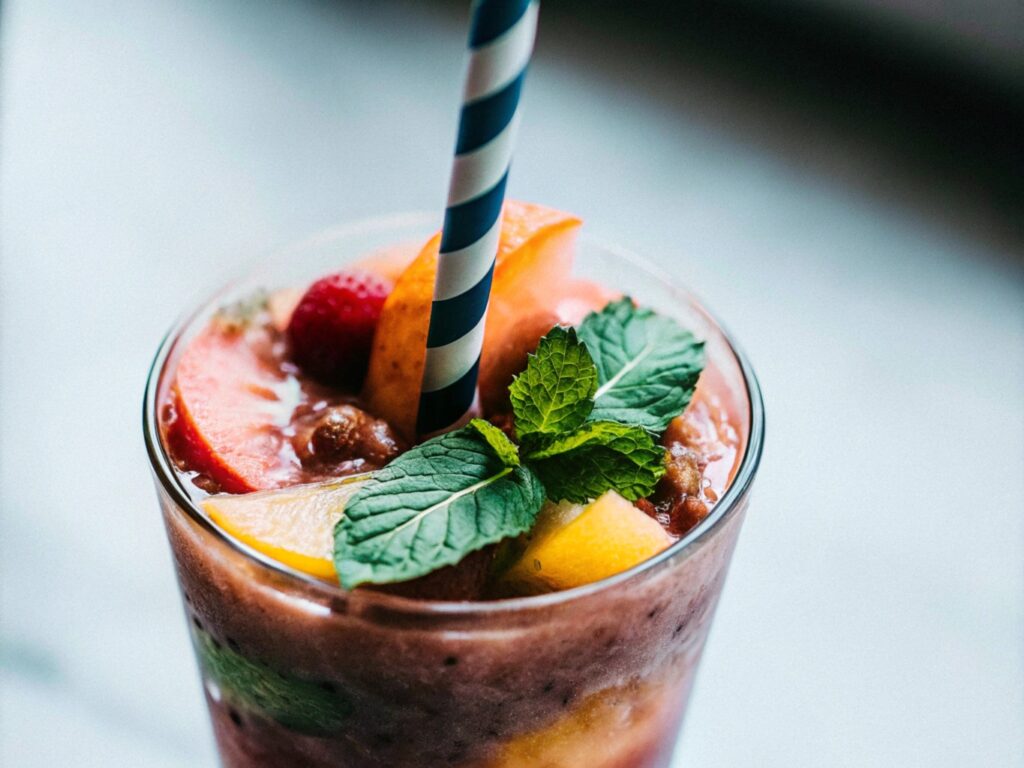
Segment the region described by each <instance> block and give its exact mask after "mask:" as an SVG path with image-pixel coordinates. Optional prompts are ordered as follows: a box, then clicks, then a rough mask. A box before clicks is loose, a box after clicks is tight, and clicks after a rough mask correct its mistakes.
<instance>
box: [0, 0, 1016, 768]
mask: <svg viewBox="0 0 1024 768" xmlns="http://www.w3.org/2000/svg"><path fill="white" fill-rule="evenodd" d="M372 7H373V9H372V10H371V4H368V3H364V4H359V3H349V4H341V5H337V6H327V5H321V4H317V3H304V2H294V3H286V2H278V3H270V2H252V0H249V1H248V2H243V1H242V0H222V1H221V2H207V1H205V0H202V1H201V0H150V1H149V2H146V3H139V2H132V1H131V0H93V1H92V2H63V3H61V2H59V0H35V1H29V0H12V1H11V2H8V3H4V8H3V19H2V21H3V30H2V42H3V49H2V69H0V71H2V88H3V90H2V94H0V95H2V102H0V105H2V118H0V139H2V154H0V200H2V203H0V205H2V216H0V222H2V223H0V236H2V242H0V245H2V272H0V285H2V288H0V290H2V293H0V350H2V351H0V512H2V521H0V569H2V579H0V685H2V688H0V764H2V765H3V766H5V767H7V766H10V767H11V768H15V767H17V768H34V767H35V766H53V765H73V766H114V765H117V766H120V765H133V766H197V765H213V764H214V751H213V748H212V744H211V738H210V731H209V728H208V726H207V723H206V716H205V712H204V710H203V705H202V701H201V697H200V691H199V686H198V682H197V676H196V673H195V670H194V666H193V660H192V657H191V652H190V649H189V645H188V642H187V636H186V631H185V625H184V621H183V619H182V615H181V612H180V609H179V605H178V597H177V593H176V588H175V585H174V581H173V577H172V572H171V565H170V558H169V556H168V551H167V547H166V544H165V542H164V537H163V530H162V528H161V524H160V520H159V516H158V514H157V508H156V504H155V501H154V497H153V492H152V488H151V485H150V479H149V475H148V470H147V466H146V461H145V458H144V454H143V446H142V440H141V431H140V425H139V410H140V398H141V394H142V386H143V381H144V377H145V374H146V369H147V365H148V363H149V359H150V356H151V354H152V353H153V351H154V349H155V346H156V344H157V341H158V340H159V338H160V336H161V334H162V332H163V331H164V329H165V328H166V327H167V326H168V324H169V323H170V322H171V320H172V319H173V318H174V316H175V315H176V314H177V312H178V311H179V310H180V309H181V308H183V307H184V306H186V305H188V304H190V303H191V302H192V301H193V300H194V299H195V298H196V296H197V293H198V292H200V291H205V290H206V289H207V288H208V287H209V286H210V285H211V284H212V283H213V282H214V281H216V280H217V279H219V278H220V277H222V276H224V275H226V274H228V273H230V272H231V271H232V270H233V269H235V268H237V267H238V266H239V265H240V264H242V263H244V261H245V260H247V259H250V258H252V257H254V256H256V255H258V254H260V253H264V252H267V251H268V250H270V249H272V248H273V247H274V246H277V245H280V244H283V243H286V242H288V241H290V240H294V239H297V238H299V237H302V236H304V235H306V234H309V233H312V232H314V231H317V230H319V229H322V228H325V227H327V226H329V225H331V224H334V223H337V222H339V221H341V220H348V219H353V218H358V217H362V216H366V215H369V214H376V213H380V212H384V211H396V210H409V209H437V210H440V208H441V205H442V202H443V194H444V188H445V177H446V174H447V166H448V161H449V150H450V147H451V145H452V139H453V136H454V128H455V113H454V105H455V104H456V103H457V99H458V81H459V75H460V68H461V55H462V53H461V51H462V40H463V29H462V27H461V20H460V19H453V18H448V17H447V16H444V15H438V16H435V15H432V14H431V13H430V12H429V11H428V10H426V9H425V8H424V7H423V6H422V5H421V6H419V7H418V8H417V7H416V6H415V5H413V4H409V5H407V6H396V5H393V4H384V5H383V6H377V5H374V6H372ZM559 29H561V30H562V31H564V27H563V28H559ZM555 32H557V33H558V34H556V33H550V34H549V35H548V36H546V37H544V38H543V40H542V45H541V48H540V51H539V53H538V56H537V59H536V62H535V65H534V68H533V71H532V74H531V77H530V82H529V85H528V89H527V95H526V102H525V105H524V106H525V112H526V114H525V122H524V125H523V129H522V133H521V137H520V138H521V141H520V151H519V152H518V155H517V157H516V161H515V165H514V170H513V176H512V181H511V190H512V193H513V194H515V195H517V196H520V197H524V198H528V199H536V200H539V201H544V202H547V203H549V204H552V205H555V206H559V207H563V208H567V209H571V210H573V211H576V212H578V213H580V214H582V215H583V216H584V217H585V218H586V219H587V220H588V222H589V224H588V226H589V227H590V228H591V230H592V231H593V232H594V233H596V234H597V235H599V236H602V237H606V238H612V239H615V240H617V241H620V242H623V243H625V244H627V245H629V246H632V247H634V248H635V249H637V250H639V251H641V252H643V253H645V254H647V255H649V256H651V257H652V258H654V259H657V260H658V261H660V262H661V263H663V264H665V265H671V266H672V267H673V269H674V270H675V271H676V272H677V273H678V274H679V275H680V277H681V278H682V279H683V280H685V281H686V282H688V283H690V284H692V285H695V286H697V288H698V292H699V293H700V294H701V295H703V296H704V297H705V298H706V300H707V301H708V302H709V304H710V305H711V306H712V307H714V308H715V309H716V310H717V311H718V312H719V313H720V314H721V315H722V316H724V317H726V318H727V319H728V324H729V325H730V327H731V328H732V330H733V331H734V332H735V333H736V335H737V336H738V337H739V338H740V339H741V340H742V342H743V343H744V345H745V346H746V348H747V349H748V351H749V352H750V354H751V356H752V358H753V360H754V363H755V365H756V367H757V369H758V371H759V373H760V375H761V379H762V383H763V386H764V390H765V396H766V400H767V407H768V432H769V438H768V446H767V451H766V454H765V460H764V463H763V465H762V469H761V473H760V477H759V479H758V481H757V484H756V494H755V499H754V505H753V507H752V511H751V514H750V516H749V519H748V522H747V525H746V529H745V531H744V534H743V538H742V541H741V543H740V546H739V549H738V551H737V554H736V562H735V564H734V567H733V570H732V573H731V575H730V578H729V583H728V586H727V589H726V594H725V596H724V598H723V601H722V603H721V608H720V611H719V614H718V618H717V620H716V626H715V628H714V631H713V633H712V637H711V642H710V646H709V648H708V651H707V654H706V657H705V660H704V664H703V667H702V669H701V673H700V678H699V681H698V686H697V689H696V692H695V695H694V698H693V702H692V706H691V710H690V713H689V717H688V722H687V726H686V731H685V735H684V737H683V740H682V746H681V753H680V754H681V757H680V760H679V761H678V762H679V764H680V765H682V764H685V765H687V766H704V767H706V768H711V767H713V766H722V767H727V766H728V767H732V766H754V765H757V766H761V765H767V766H787V767H790V768H793V767H796V766H824V765H828V766H858V767H860V766H896V765H899V766H950V767H951V768H952V767H954V766H956V767H959V766H964V765H984V766H1021V765H1024V757H1022V756H1024V656H1022V643H1024V566H1022V563H1024V437H1022V435H1024V310H1022V307H1024V301H1022V300H1024V276H1022V270H1021V266H1020V265H1021V258H1020V253H1019V252H1018V253H1016V254H1014V253H1012V252H1000V249H999V248H997V247H995V246H991V245H988V246H986V245H982V244H979V241H975V240H971V239H968V238H967V237H966V236H958V235H956V234H955V233H953V232H952V231H950V230H947V229H944V228H943V227H942V225H941V223H938V222H934V221H925V220H923V219H920V218H917V217H915V215H913V214H911V213H910V212H908V209H903V208H901V207H899V206H893V205H890V204H886V203H883V202H882V201H881V200H880V199H877V198H874V197H871V196H870V195H868V194H867V193H866V192H864V191H863V190H864V189H866V188H871V187H875V188H877V187H879V186H882V187H884V186H885V184H884V179H885V174H886V173H887V169H886V168H885V167H882V166H876V167H873V166H871V164H870V162H868V163H867V164H866V165H865V164H863V160H864V159H863V158H859V159H857V163H861V165H856V164H854V170H853V172H852V173H853V175H856V174H857V173H862V174H867V175H871V174H875V176H876V178H875V180H874V182H873V183H872V184H868V185H865V186H864V187H859V186H857V185H856V184H854V185H852V186H851V185H849V184H847V183H843V184H840V183H838V182H837V181H835V180H834V177H833V176H830V174H828V173H827V172H822V170H821V164H820V163H813V164H812V163H805V162H804V161H803V158H801V157H800V155H799V153H796V154H794V153H793V152H790V153H789V154H787V155H786V156H784V157H783V156H778V155H775V154H772V153H771V152H768V151H767V150H766V149H764V148H759V146H758V145H756V144H755V143H753V142H752V143H744V141H743V140H741V139H740V138H735V137H737V136H742V135H743V131H742V130H740V131H728V130H723V126H722V124H721V112H720V111H719V112H718V113H717V114H718V117H717V118H716V119H711V118H709V117H708V116H707V114H706V111H705V109H704V107H706V106H707V103H708V101H709V100H713V94H712V95H711V96H709V95H708V93H705V92H703V91H700V90H693V91H688V90H686V88H689V87H690V85H692V83H689V82H687V81H685V80H683V81H680V80H678V79H673V77H671V76H670V75H667V74H665V73H662V72H660V71H659V70H658V69H655V68H653V66H652V64H651V63H650V62H647V61H644V60H637V59H629V60H628V61H626V60H625V59H622V60H621V61H620V60H617V59H616V58H615V57H616V55H618V54H616V51H615V49H614V48H609V49H606V50H605V49H602V50H601V51H600V52H599V53H600V58H601V61H600V66H597V65H596V61H595V60H594V59H591V60H588V59H587V58H586V56H587V55H590V56H594V54H595V52H594V51H593V50H591V53H590V54H585V53H579V51H577V52H576V53H573V54H570V53H568V52H567V46H563V45H562V41H561V40H560V38H559V34H561V32H559V30H558V29H556V30H555ZM583 48H586V46H583ZM620 63H621V64H622V66H621V68H619V66H618V65H619V64H620ZM592 65H593V66H592ZM619 69H621V77H608V76H607V74H608V73H609V72H613V73H614V72H616V71H619ZM712 111H713V110H712ZM736 119H737V120H739V121H742V120H743V119H745V117H744V115H743V114H742V111H741V112H740V113H738V116H737V117H736ZM746 119H757V116H756V115H754V116H752V117H751V116H749V115H748V116H747V118H746ZM806 131H807V133H806V135H802V136H799V135H798V136H796V137H795V141H794V142H790V143H795V144H796V145H797V146H800V145H801V144H805V145H806V147H807V152H808V153H809V154H814V155H816V156H820V155H821V154H822V153H825V154H826V155H827V153H828V152H830V151H833V150H832V147H831V145H830V144H829V143H828V138H827V137H821V136H818V135H816V134H815V133H814V130H813V126H812V127H808V128H807V129H806ZM835 151H836V152H839V151H840V150H835ZM848 160H849V158H847V157H846V156H844V155H837V157H836V160H835V164H836V166H837V167H842V168H843V173H841V174H838V175H839V176H842V177H843V178H844V179H845V181H846V182H848V181H849V177H850V175H851V170H850V167H847V166H848V165H849V163H847V161H848ZM850 162H852V161H850ZM858 169H859V170H858ZM879 179H881V180H882V181H881V182H879V181H878V180H879ZM858 190H860V191H858ZM1004 250H1006V251H1010V250H1012V249H1010V248H1009V247H1007V248H1006V249H1004Z"/></svg>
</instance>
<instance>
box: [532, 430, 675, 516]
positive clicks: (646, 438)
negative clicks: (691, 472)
mask: <svg viewBox="0 0 1024 768" xmlns="http://www.w3.org/2000/svg"><path fill="white" fill-rule="evenodd" d="M528 443H529V444H528V446H524V447H525V448H526V450H527V453H526V459H527V460H528V461H529V462H530V466H531V467H532V468H533V470H534V471H535V472H536V473H537V475H538V476H539V477H540V479H541V482H542V483H544V487H545V489H547V493H548V498H550V499H551V500H552V501H562V500H563V499H564V500H566V501H575V502H585V501H589V500H590V499H596V498H597V497H598V496H600V495H601V494H602V493H604V492H605V491H608V490H615V491H618V492H619V493H620V494H621V495H622V496H624V497H625V498H627V499H629V500H630V501H636V500H637V499H641V498H644V497H646V496H650V495H651V494H652V493H653V492H654V486H655V485H657V483H658V480H659V479H660V478H661V476H662V475H664V474H665V466H664V457H665V449H664V448H662V447H661V446H659V445H657V444H656V443H655V442H654V437H653V436H652V435H651V433H650V432H648V431H647V430H645V429H644V428H643V427H639V426H634V425H629V424H619V423H618V422H614V421H591V422H588V423H586V424H584V425H583V426H582V427H581V428H580V429H579V430H578V431H576V432H574V433H572V434H569V435H557V436H554V437H540V438H534V439H531V440H529V441H528Z"/></svg>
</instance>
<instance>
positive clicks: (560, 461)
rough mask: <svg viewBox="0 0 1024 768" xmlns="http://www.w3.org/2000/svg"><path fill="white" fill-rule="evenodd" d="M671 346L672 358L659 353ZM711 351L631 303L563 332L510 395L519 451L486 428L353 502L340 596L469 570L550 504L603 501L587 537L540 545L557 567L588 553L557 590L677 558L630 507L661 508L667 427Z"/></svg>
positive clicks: (414, 459) (424, 450)
mask: <svg viewBox="0 0 1024 768" xmlns="http://www.w3.org/2000/svg"><path fill="white" fill-rule="evenodd" d="M583 328H587V329H588V337H589V338H591V339H593V343H594V344H595V345H597V346H598V347H599V351H598V359H599V360H600V361H601V364H600V365H598V364H597V363H596V362H595V359H594V358H593V357H592V354H591V351H590V350H589V348H588V345H587V344H586V343H584V341H583V339H582V330H583ZM659 343H664V344H666V345H668V346H669V348H670V349H671V350H672V351H673V352H674V355H673V356H672V357H666V356H665V355H663V354H661V353H660V352H659V351H658V350H656V349H652V347H653V346H654V345H657V344H659ZM702 351H703V348H702V345H701V344H700V343H699V342H697V341H696V340H694V339H693V337H692V336H691V335H690V334H688V333H687V332H686V331H683V330H682V329H681V328H679V327H678V326H677V325H676V324H675V322H674V321H672V320H670V319H668V318H663V317H659V316H657V315H655V314H654V313H653V312H651V311H650V310H645V309H638V308H636V307H635V306H633V304H632V302H631V301H630V300H628V299H624V300H622V301H619V302H613V303H612V304H610V305H609V306H608V307H606V308H605V310H603V311H602V312H601V313H597V314H593V315H590V316H588V317H587V318H586V319H585V320H584V322H583V327H582V328H581V333H580V335H577V333H576V331H575V330H573V329H566V328H561V327H557V326H556V327H555V328H553V329H552V330H551V331H550V332H549V333H548V334H547V335H546V336H545V337H544V338H543V339H542V340H541V342H540V344H539V345H538V347H537V351H536V352H535V353H533V354H531V355H530V356H529V359H528V362H527V366H526V370H524V371H523V372H522V373H521V374H520V375H519V376H517V377H516V378H515V380H514V381H513V383H512V385H511V387H510V390H509V391H510V400H511V403H512V410H513V415H514V434H515V438H516V440H517V441H518V443H516V442H513V440H512V439H510V437H509V434H508V433H507V432H506V431H503V430H502V429H499V428H498V427H497V426H495V425H493V424H490V423H488V422H484V421H482V420H480V419H474V420H472V421H471V422H470V424H469V425H468V426H466V427H464V428H462V429H460V430H457V431H455V432H450V433H448V434H445V435H441V436H439V437H435V438H432V439H430V440H427V441H426V442H424V443H422V444H420V445H419V446H417V447H416V448H414V449H413V450H411V451H409V452H407V453H405V454H403V455H402V456H400V457H399V458H397V459H396V460H395V461H394V462H392V463H391V464H390V465H388V466H387V467H385V468H384V469H383V470H381V471H379V472H377V473H375V474H374V475H373V477H372V479H371V480H370V482H369V483H367V485H366V486H365V487H364V488H363V489H362V490H360V491H359V492H358V493H356V494H355V496H353V497H352V499H351V501H350V502H349V504H348V508H347V510H346V514H345V516H344V517H343V518H342V519H341V520H340V521H339V523H338V525H337V528H336V530H335V548H334V561H335V566H336V568H337V572H338V577H339V580H340V582H341V584H342V586H344V587H346V588H348V589H351V588H352V587H355V586H358V585H360V584H365V583H391V582H399V581H405V580H408V579H414V578H418V577H421V576H423V575H425V574H427V573H430V572H431V571H433V570H436V569H437V568H440V567H443V566H447V565H452V564H454V563H457V562H459V561H460V560H461V559H462V558H463V557H465V556H466V555H467V554H469V553H470V552H473V551H476V550H478V549H480V548H482V547H484V546H487V545H489V544H493V543H496V542H498V541H501V540H503V539H507V538H510V537H513V536H516V535H518V534H520V533H523V532H525V531H527V530H529V529H530V528H531V527H532V526H533V523H534V520H535V519H536V517H537V515H538V513H539V512H540V509H541V506H542V505H543V503H544V500H545V498H547V499H550V500H552V501H560V500H567V501H572V502H579V503H586V502H589V501H590V500H591V499H595V498H598V499H599V500H598V502H595V504H591V505H589V506H587V507H586V508H585V509H584V508H581V509H583V512H581V513H580V517H582V518H584V524H582V525H581V526H579V527H576V524H575V518H574V519H573V520H562V519H561V518H558V519H557V520H556V521H555V522H552V523H551V524H550V526H548V527H546V528H545V530H550V536H551V537H553V538H551V542H550V543H545V542H546V541H547V539H548V538H549V536H547V535H544V536H542V535H541V533H542V532H543V531H540V532H535V534H534V541H535V542H536V546H544V547H547V546H553V547H554V550H553V551H554V552H555V553H556V554H558V555H559V556H562V555H564V556H565V557H566V558H569V554H570V553H571V551H572V547H573V546H581V547H586V548H587V551H584V552H580V553H577V555H574V556H573V558H571V559H568V560H567V562H566V564H565V568H566V569H568V570H567V571H565V572H564V573H563V572H561V571H555V576H553V577H551V579H549V581H550V583H551V585H553V586H552V588H564V585H565V584H569V582H578V583H585V581H592V580H594V579H595V578H604V577H605V576H607V575H611V574H612V573H618V572H619V571H620V570H623V569H624V568H628V567H630V566H632V565H635V564H636V563H637V562H639V561H640V560H642V559H644V558H646V557H649V556H650V555H651V554H653V553H654V552H657V551H660V549H663V548H664V547H666V546H668V544H669V543H671V541H672V539H671V537H670V536H669V535H668V534H667V533H665V531H664V530H663V529H662V528H661V526H660V525H659V524H658V523H657V522H656V521H655V520H653V519H652V518H650V517H648V516H647V515H646V514H644V512H642V511H640V510H638V509H636V508H635V507H633V506H632V505H631V504H630V503H629V501H636V500H639V499H642V498H645V497H647V496H649V495H650V494H651V493H652V492H653V491H654V489H655V487H656V486H657V483H658V480H659V479H660V478H661V477H662V476H663V475H664V474H665V466H664V458H665V451H664V449H663V448H662V447H660V446H659V445H658V444H657V443H656V436H657V435H658V434H659V433H660V432H661V431H662V430H663V429H664V424H667V423H668V421H669V420H670V419H671V418H672V417H673V416H675V415H676V414H675V413H673V414H670V415H668V418H665V417H666V413H667V409H668V408H670V407H672V408H678V409H679V411H682V409H683V408H685V406H686V403H687V402H688V401H689V398H690V396H691V394H692V390H693V383H694V380H695V378H696V376H698V375H699V372H700V365H701V362H702V360H703V355H702ZM633 371H640V372H642V373H643V375H644V379H642V380H640V381H637V380H636V379H635V376H634V374H633ZM621 382H627V383H628V384H629V387H626V386H624V385H622V384H621ZM602 398H606V399H602ZM677 413H678V412H677ZM605 414H607V415H610V416H611V417H613V418H608V416H606V415H605ZM662 421H664V424H662ZM619 502H621V504H620V503H619ZM584 513H585V514H584ZM556 523H557V524H556ZM569 523H573V527H571V530H570V525H569ZM652 526H653V527H652ZM630 528H631V529H634V530H633V532H632V533H623V532H622V531H620V529H630ZM566 531H568V533H567V532H566ZM655 532H656V534H655ZM620 534H621V536H620ZM605 535H607V538H606V539H602V537H603V536H605ZM619 538H622V542H621V545H622V549H621V552H619V551H618V549H619V547H620V541H619ZM562 542H569V544H568V545H567V544H563V543H562ZM531 546H533V545H531ZM613 551H614V552H616V553H617V554H615V555H614V556H611V557H610V556H609V554H608V553H609V552H613ZM542 553H543V554H544V555H545V557H549V555H550V551H549V550H547V549H545V550H542ZM635 558H639V559H635ZM602 563H604V565H602ZM602 569H604V570H602ZM608 569H611V570H608ZM545 578H547V577H546V576H545ZM579 579H584V580H585V581H583V582H579ZM559 585H562V586H559ZM569 585H570V586H572V585H574V584H569Z"/></svg>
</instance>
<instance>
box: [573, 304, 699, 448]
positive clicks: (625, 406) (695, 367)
mask: <svg viewBox="0 0 1024 768" xmlns="http://www.w3.org/2000/svg"><path fill="white" fill-rule="evenodd" d="M579 337H580V340H581V341H583V342H584V343H585V344H586V345H587V349H588V350H589V351H590V355H591V357H592V358H593V360H594V364H595V365H596V366H597V374H598V381H599V382H600V386H598V388H597V392H596V393H595V395H594V400H595V405H594V410H593V412H592V413H591V418H592V419H594V420H608V421H618V422H622V423H624V424H636V425H638V426H641V427H643V428H644V429H647V430H649V431H651V432H654V433H661V432H663V431H664V430H665V427H667V426H668V424H669V422H670V421H672V419H674V418H675V417H676V416H678V415H679V414H681V413H682V412H683V411H684V410H686V406H687V405H688V404H689V402H690V398H691V397H693V389H694V387H695V386H696V385H697V379H698V378H699V377H700V372H701V370H702V369H703V367H704V342H703V341H698V340H697V339H696V338H694V336H693V334H692V333H690V332H689V331H687V330H684V329H683V328H681V327H680V326H679V324H678V323H676V322H675V321H674V320H672V319H671V318H669V317H664V316H662V315H657V314H655V313H654V312H653V311H652V310H650V309H642V308H638V307H636V306H634V305H633V302H632V300H631V299H629V298H628V297H627V298H623V299H620V300H619V301H614V302H611V303H610V304H608V305H607V306H606V307H605V308H604V309H602V310H601V311H600V312H596V313H591V314H590V315H587V317H586V318H585V319H584V320H583V323H582V324H581V325H580V333H579Z"/></svg>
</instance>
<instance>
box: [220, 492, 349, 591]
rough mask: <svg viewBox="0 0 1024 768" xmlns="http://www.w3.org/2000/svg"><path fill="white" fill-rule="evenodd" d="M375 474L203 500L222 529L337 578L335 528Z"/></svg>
mask: <svg viewBox="0 0 1024 768" xmlns="http://www.w3.org/2000/svg"><path fill="white" fill-rule="evenodd" d="M367 478H369V475H354V476H352V477H346V478H342V479H341V480H331V481H328V482H326V483H313V484H310V485H295V486H292V487H291V488H285V489H283V490H279V491H262V492H259V493H249V494H245V495H242V496H235V495H228V494H219V495H217V496H211V497H210V498H208V499H206V500H204V501H203V502H202V505H203V509H205V510H206V513H207V514H208V515H209V516H210V519H211V520H213V522H215V523H216V524H217V525H218V526H220V528H221V529H222V530H224V531H225V532H226V533H228V534H230V535H231V536H234V537H235V538H236V539H238V540H239V541H242V542H244V543H245V544H248V545H249V546H250V547H252V548H253V549H255V550H257V551H259V552H262V553H263V554H265V555H269V556H270V557H272V558H274V559H275V560H277V561H278V562H280V563H284V564H285V565H288V566H291V567H292V568H295V569H296V570H299V571H303V572H304V573H308V574H310V575H311V576H316V577H318V578H321V579H333V578H334V576H335V572H334V554H333V553H334V526H335V524H336V523H337V522H338V520H340V519H341V516H342V514H343V513H344V511H345V504H346V503H347V502H348V500H349V499H350V498H351V497H352V495H353V494H355V492H356V491H358V490H359V489H360V488H361V487H362V485H363V483H364V482H366V480H367Z"/></svg>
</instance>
